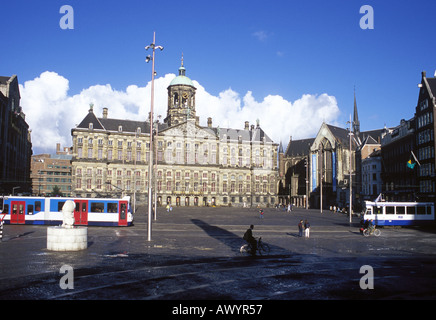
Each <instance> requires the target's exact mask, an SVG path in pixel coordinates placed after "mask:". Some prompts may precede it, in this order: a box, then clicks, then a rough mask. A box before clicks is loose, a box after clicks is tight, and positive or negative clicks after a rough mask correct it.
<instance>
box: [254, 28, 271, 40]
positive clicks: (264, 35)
mask: <svg viewBox="0 0 436 320" xmlns="http://www.w3.org/2000/svg"><path fill="white" fill-rule="evenodd" d="M251 35H252V36H253V37H255V38H257V40H259V41H261V42H263V41H265V40H266V39H267V38H268V36H269V35H268V33H267V32H266V31H263V30H259V31H256V32H253V33H252V34H251Z"/></svg>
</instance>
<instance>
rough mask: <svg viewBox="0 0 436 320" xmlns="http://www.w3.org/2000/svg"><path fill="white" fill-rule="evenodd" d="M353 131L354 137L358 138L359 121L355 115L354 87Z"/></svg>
mask: <svg viewBox="0 0 436 320" xmlns="http://www.w3.org/2000/svg"><path fill="white" fill-rule="evenodd" d="M353 131H354V134H355V135H356V137H358V136H360V121H359V115H358V114H357V102H356V87H354V115H353Z"/></svg>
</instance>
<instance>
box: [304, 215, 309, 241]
mask: <svg viewBox="0 0 436 320" xmlns="http://www.w3.org/2000/svg"><path fill="white" fill-rule="evenodd" d="M304 236H305V237H306V238H309V236H310V223H309V221H307V219H306V220H305V221H304Z"/></svg>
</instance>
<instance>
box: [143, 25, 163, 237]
mask: <svg viewBox="0 0 436 320" xmlns="http://www.w3.org/2000/svg"><path fill="white" fill-rule="evenodd" d="M156 48H157V49H160V50H161V51H162V50H163V47H162V46H156V32H153V43H151V44H150V45H148V46H146V47H145V50H148V49H152V50H153V53H152V56H150V55H148V56H147V57H146V59H145V61H146V62H150V60H151V61H152V68H151V104H150V146H149V155H150V156H149V159H148V227H147V239H148V241H151V220H152V212H153V190H152V189H153V188H152V183H153V106H154V75H155V71H154V56H155V55H154V53H155V50H156ZM155 210H156V207H155Z"/></svg>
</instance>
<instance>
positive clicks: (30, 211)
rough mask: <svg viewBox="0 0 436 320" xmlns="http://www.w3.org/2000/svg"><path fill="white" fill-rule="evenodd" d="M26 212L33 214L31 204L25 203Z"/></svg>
mask: <svg viewBox="0 0 436 320" xmlns="http://www.w3.org/2000/svg"><path fill="white" fill-rule="evenodd" d="M27 213H28V214H33V204H28V205H27Z"/></svg>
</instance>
